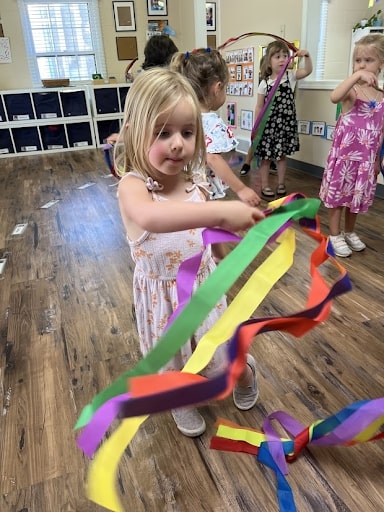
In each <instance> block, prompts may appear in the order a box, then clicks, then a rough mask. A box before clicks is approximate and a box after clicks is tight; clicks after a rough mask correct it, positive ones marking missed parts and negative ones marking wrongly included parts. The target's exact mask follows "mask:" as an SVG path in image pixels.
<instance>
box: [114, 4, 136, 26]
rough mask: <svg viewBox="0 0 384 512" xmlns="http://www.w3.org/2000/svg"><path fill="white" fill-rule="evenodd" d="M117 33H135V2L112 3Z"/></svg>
mask: <svg viewBox="0 0 384 512" xmlns="http://www.w3.org/2000/svg"><path fill="white" fill-rule="evenodd" d="M112 4H113V15H114V18H115V31H116V32H135V31H136V18H135V2H127V1H125V0H124V1H122V2H112Z"/></svg>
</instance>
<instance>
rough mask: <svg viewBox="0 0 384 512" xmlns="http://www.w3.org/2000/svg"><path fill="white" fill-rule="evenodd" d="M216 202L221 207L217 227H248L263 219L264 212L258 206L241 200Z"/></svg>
mask: <svg viewBox="0 0 384 512" xmlns="http://www.w3.org/2000/svg"><path fill="white" fill-rule="evenodd" d="M217 204H218V205H220V208H221V209H222V210H221V216H222V219H221V222H220V226H219V227H221V228H222V229H226V230H227V231H241V230H243V229H248V228H250V227H252V226H254V225H255V224H256V222H258V221H259V220H261V219H264V214H263V212H262V211H261V210H259V208H254V207H252V206H248V205H247V204H245V203H243V202H241V201H219V202H217Z"/></svg>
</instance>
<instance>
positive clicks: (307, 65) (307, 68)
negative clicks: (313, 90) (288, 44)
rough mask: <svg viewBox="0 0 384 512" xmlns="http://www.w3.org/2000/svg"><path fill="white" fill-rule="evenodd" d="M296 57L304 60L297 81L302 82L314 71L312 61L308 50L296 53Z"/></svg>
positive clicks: (298, 71) (297, 73)
mask: <svg viewBox="0 0 384 512" xmlns="http://www.w3.org/2000/svg"><path fill="white" fill-rule="evenodd" d="M296 56H297V57H303V58H304V66H303V67H300V68H299V69H298V70H297V71H296V80H301V79H302V78H305V77H306V76H308V75H310V74H311V73H312V70H313V65H312V59H311V55H310V53H309V51H308V50H299V51H298V52H297V53H296Z"/></svg>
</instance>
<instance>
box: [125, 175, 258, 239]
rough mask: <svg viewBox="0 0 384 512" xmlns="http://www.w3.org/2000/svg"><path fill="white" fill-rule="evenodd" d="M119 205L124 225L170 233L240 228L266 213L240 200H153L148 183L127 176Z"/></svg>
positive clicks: (246, 226) (247, 226)
mask: <svg viewBox="0 0 384 512" xmlns="http://www.w3.org/2000/svg"><path fill="white" fill-rule="evenodd" d="M118 196H119V207H120V212H121V216H122V219H123V222H124V225H125V227H126V229H127V231H128V230H129V228H130V227H132V225H136V226H139V227H140V228H141V229H142V230H144V231H150V232H153V233H170V232H173V231H183V230H185V229H193V228H201V227H220V228H222V229H226V230H229V231H239V230H242V229H247V228H249V227H251V226H253V225H254V224H255V223H256V222H257V221H258V220H260V219H263V218H264V214H263V213H262V211H261V210H259V209H258V208H252V207H251V206H248V205H247V204H245V203H242V202H241V201H206V202H204V203H194V202H191V201H175V200H171V199H169V200H166V201H153V200H152V196H151V194H150V193H149V192H148V190H147V188H146V185H145V183H144V182H143V181H141V180H140V179H138V178H135V177H131V176H127V177H126V178H124V179H123V180H122V181H121V182H120V183H119V193H118Z"/></svg>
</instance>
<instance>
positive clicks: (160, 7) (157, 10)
mask: <svg viewBox="0 0 384 512" xmlns="http://www.w3.org/2000/svg"><path fill="white" fill-rule="evenodd" d="M147 12H148V16H167V14H168V5H167V0H147Z"/></svg>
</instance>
